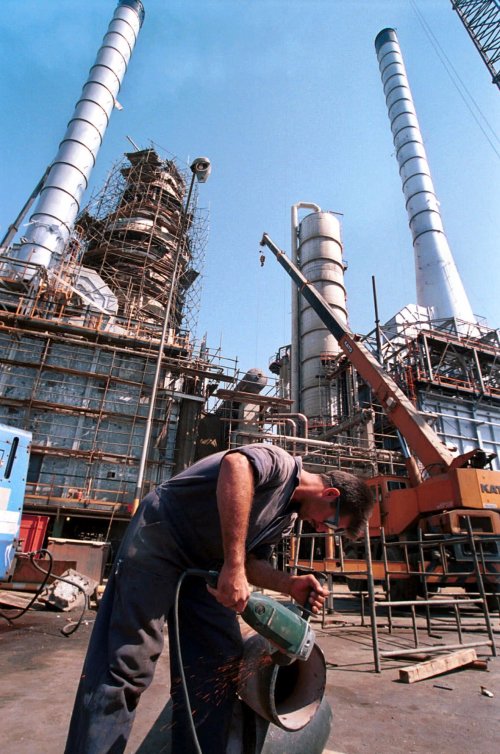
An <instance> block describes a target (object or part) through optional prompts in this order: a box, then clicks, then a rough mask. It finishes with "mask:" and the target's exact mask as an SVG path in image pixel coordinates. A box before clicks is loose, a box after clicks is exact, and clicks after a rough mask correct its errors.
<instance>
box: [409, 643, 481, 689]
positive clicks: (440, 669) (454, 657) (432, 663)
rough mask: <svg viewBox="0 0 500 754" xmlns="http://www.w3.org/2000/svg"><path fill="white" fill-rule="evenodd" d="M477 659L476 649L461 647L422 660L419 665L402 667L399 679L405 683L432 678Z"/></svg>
mask: <svg viewBox="0 0 500 754" xmlns="http://www.w3.org/2000/svg"><path fill="white" fill-rule="evenodd" d="M476 661H477V655H476V650H475V649H461V650H460V651H458V652H453V653H452V654H449V655H443V656H442V657H436V658H434V659H433V660H429V661H428V662H421V663H419V664H418V665H410V666H409V667H407V668H401V669H400V671H399V680H400V681H402V682H403V683H415V681H423V680H424V679H425V678H432V677H433V676H435V675H440V674H441V673H447V672H448V671H450V670H454V669H455V668H460V667H463V666H464V665H470V664H471V663H472V662H476Z"/></svg>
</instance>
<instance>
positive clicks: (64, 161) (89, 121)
mask: <svg viewBox="0 0 500 754" xmlns="http://www.w3.org/2000/svg"><path fill="white" fill-rule="evenodd" d="M143 20H144V6H143V4H142V2H141V0H120V2H119V3H118V6H117V8H116V10H115V13H114V16H113V19H112V21H111V23H110V24H109V27H108V30H107V33H106V35H105V37H104V39H103V43H102V46H101V48H100V50H99V52H98V54H97V58H96V61H95V63H94V65H93V66H92V68H91V69H90V73H89V77H88V79H87V81H86V83H85V85H84V87H83V90H82V94H81V97H80V99H79V100H78V102H77V104H76V107H75V110H74V113H73V115H72V117H71V120H70V121H69V124H68V128H67V130H66V133H65V135H64V138H63V140H62V142H61V143H60V145H59V151H58V152H57V155H56V157H55V158H54V161H53V162H52V164H51V166H50V170H49V173H48V175H47V178H46V180H45V182H44V185H43V188H42V189H41V192H40V196H39V199H38V202H37V204H36V207H35V210H34V212H33V214H32V215H31V218H30V222H29V224H28V228H27V231H26V233H25V238H24V240H23V243H22V244H21V246H20V247H19V249H18V250H17V251H16V253H15V257H16V258H17V259H19V260H20V261H21V262H26V263H30V264H35V265H42V266H43V267H46V268H49V267H52V266H53V265H54V257H55V258H56V259H57V257H60V256H61V255H62V254H63V253H64V250H65V247H66V244H67V242H68V240H69V238H70V234H71V231H72V229H73V226H74V222H75V219H76V217H77V215H78V212H79V210H80V202H81V198H82V196H83V193H84V192H85V190H86V188H87V186H88V178H89V175H90V173H91V171H92V168H93V167H94V164H95V160H96V156H97V153H98V151H99V148H100V146H101V144H102V140H103V136H104V132H105V131H106V128H107V125H108V122H109V118H110V115H111V111H112V110H113V107H114V106H115V103H116V98H117V95H118V92H119V90H120V86H121V82H122V80H123V77H124V75H125V71H126V70H127V65H128V62H129V60H130V57H131V55H132V51H133V49H134V46H135V43H136V40H137V36H138V33H139V30H140V28H141V26H142V22H143ZM15 267H16V269H17V270H19V272H20V274H21V275H22V276H23V278H24V279H27V280H29V279H30V278H32V277H33V275H34V274H35V270H34V268H33V267H22V266H21V265H17V264H16V265H15Z"/></svg>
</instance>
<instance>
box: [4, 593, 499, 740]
mask: <svg viewBox="0 0 500 754" xmlns="http://www.w3.org/2000/svg"><path fill="white" fill-rule="evenodd" d="M1 610H2V612H4V613H7V614H9V613H10V614H11V615H14V614H15V613H16V612H17V611H16V610H11V611H9V610H6V609H5V608H1ZM417 614H418V620H417V623H418V637H419V645H420V647H419V652H420V653H422V654H425V647H426V646H427V645H432V644H447V645H448V644H454V643H458V636H457V633H456V624H455V621H454V619H453V615H452V614H451V613H450V612H449V611H447V610H446V609H443V608H440V609H439V610H437V611H435V610H433V613H432V614H433V616H435V617H434V618H433V627H432V634H433V635H432V636H429V635H428V634H427V632H426V630H425V621H424V615H423V612H422V611H420V610H419V611H418V613H417ZM74 618H75V615H74V613H72V614H68V613H56V612H48V611H47V610H36V611H35V610H31V611H29V612H28V613H27V614H26V615H24V616H23V617H22V618H20V619H19V620H17V621H15V622H14V623H13V625H9V624H8V623H7V622H6V621H5V620H1V621H0V671H1V679H2V684H1V689H0V725H1V744H0V746H1V751H2V752H3V754H34V752H36V754H59V753H62V751H63V749H64V742H65V736H66V731H67V725H68V720H69V716H70V712H71V708H72V705H73V699H74V694H75V690H76V686H77V682H78V678H79V674H80V671H81V666H82V662H83V657H84V654H85V649H86V646H87V642H88V639H89V636H90V632H91V630H92V625H93V620H94V618H95V612H94V611H92V610H90V611H87V613H86V618H85V621H84V623H83V624H82V626H81V627H80V629H79V630H78V631H77V632H76V633H75V634H73V635H72V636H70V637H68V638H66V637H64V636H63V635H62V633H61V630H60V629H61V627H62V626H64V625H65V624H66V622H67V621H68V620H73V619H74ZM377 623H378V625H379V630H378V637H379V647H380V649H381V651H387V650H395V649H398V650H401V649H404V648H409V647H413V646H414V644H413V641H414V632H413V629H412V624H411V620H410V619H409V616H408V614H407V613H401V614H399V615H395V617H394V626H393V631H392V634H389V632H388V628H387V626H388V621H387V617H386V616H382V617H380V618H379V619H378V621H377ZM492 623H493V629H494V633H495V643H496V646H497V651H498V653H499V654H500V620H499V616H498V614H496V615H492ZM314 629H315V631H316V634H317V641H318V643H319V645H320V647H321V648H322V650H323V652H324V655H325V658H326V662H327V686H326V694H325V697H326V699H327V701H328V703H329V704H330V706H331V709H332V711H333V723H332V727H331V731H330V735H329V738H328V742H327V746H326V749H325V752H341V753H342V754H364V753H366V754H401V752H405V754H429V752H433V753H435V754H469V753H470V752H474V754H498V752H499V751H500V725H499V720H500V659H499V658H493V657H492V652H491V649H490V647H488V646H479V647H477V648H476V651H477V654H478V657H480V658H483V659H486V660H487V661H488V666H487V667H488V669H487V670H477V669H471V668H462V669H459V670H455V671H453V672H448V673H446V674H443V675H440V676H435V677H432V678H428V679H426V680H423V681H420V682H418V683H412V684H406V683H402V682H400V680H399V669H400V668H401V667H405V666H408V665H412V664H414V663H415V662H416V660H415V659H409V658H408V657H406V658H405V659H402V660H400V659H398V660H395V659H390V660H389V659H385V660H383V661H382V671H381V672H380V673H376V672H375V670H374V663H373V648H372V646H373V645H372V634H371V629H370V626H369V622H368V621H366V625H362V621H361V618H360V615H359V602H358V601H357V599H356V598H354V597H352V596H351V595H349V594H348V593H347V590H345V588H341V589H340V590H339V593H338V594H337V595H336V597H335V600H334V611H333V612H332V613H331V614H329V615H327V616H326V618H325V623H324V626H322V624H321V623H320V622H319V621H315V623H314ZM487 638H488V637H487V634H486V633H485V631H484V619H483V618H482V614H481V613H480V612H479V611H478V610H472V611H469V612H467V617H465V618H464V620H463V636H462V639H463V642H464V643H465V644H469V643H475V642H484V641H485V640H487ZM168 661H169V656H168V648H167V649H166V650H165V652H164V653H163V655H162V657H161V658H160V660H159V663H158V669H157V673H156V676H155V679H154V682H153V684H152V686H151V687H150V688H149V689H148V690H147V691H146V693H145V695H144V697H143V699H142V701H141V704H140V705H139V710H138V714H137V719H136V723H135V725H134V729H133V733H132V737H131V739H130V742H129V745H128V747H127V754H160V752H163V751H165V752H167V749H166V748H164V747H163V745H159V744H158V740H160V741H161V740H162V739H161V736H162V729H161V725H160V724H159V723H157V725H156V727H155V722H156V721H157V719H158V718H159V716H160V715H161V713H162V712H163V711H164V708H165V705H166V704H167V702H168V696H169V694H168V687H169V680H168ZM485 690H486V691H488V692H490V693H491V694H492V695H491V696H490V695H485ZM152 729H153V730H155V731H156V738H155V741H156V743H155V744H154V745H149V744H148V741H150V740H151V731H152ZM158 736H160V738H158ZM179 754H181V753H179ZM283 754H285V752H283ZM303 754H310V752H307V751H304V752H303Z"/></svg>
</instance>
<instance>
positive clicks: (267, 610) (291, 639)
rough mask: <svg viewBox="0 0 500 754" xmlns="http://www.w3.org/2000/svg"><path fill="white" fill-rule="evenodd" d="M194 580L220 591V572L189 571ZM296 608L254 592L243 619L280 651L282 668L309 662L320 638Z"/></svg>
mask: <svg viewBox="0 0 500 754" xmlns="http://www.w3.org/2000/svg"><path fill="white" fill-rule="evenodd" d="M187 573H189V574H190V575H192V576H201V577H202V578H204V579H205V581H206V582H207V584H208V585H209V586H211V587H212V588H213V589H217V581H218V578H219V574H218V572H217V571H202V570H198V569H194V568H193V569H189V571H188V572H187ZM299 612H300V608H297V606H296V605H286V604H283V603H281V602H277V601H276V600H273V599H272V598H271V597H268V596H267V595H266V594H262V592H253V593H252V594H251V595H250V598H249V600H248V602H247V605H246V607H245V609H244V610H243V612H242V613H240V615H241V617H242V618H243V620H244V621H245V623H247V624H248V625H249V626H251V628H253V629H254V630H255V631H257V633H258V634H260V635H261V636H264V638H266V639H268V640H269V641H270V642H271V643H272V644H274V645H275V646H276V647H278V649H279V651H278V652H274V653H273V655H272V658H273V660H274V662H276V664H278V665H286V664H289V663H290V662H293V661H294V660H307V659H308V658H309V655H310V654H311V652H312V648H313V646H314V643H315V641H316V634H315V633H314V631H313V630H312V628H311V626H310V625H309V623H308V621H307V620H306V619H305V618H303V617H302V616H301V615H300V614H299Z"/></svg>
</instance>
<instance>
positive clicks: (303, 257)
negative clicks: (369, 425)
mask: <svg viewBox="0 0 500 754" xmlns="http://www.w3.org/2000/svg"><path fill="white" fill-rule="evenodd" d="M298 206H301V205H294V208H296V207H298ZM306 206H307V205H306ZM309 206H311V205H309ZM295 216H296V215H295ZM293 217H294V214H293V212H292V218H293ZM292 236H294V237H293V238H292V247H293V250H294V258H295V259H296V261H297V262H298V265H299V267H300V269H301V271H302V273H303V274H304V275H305V277H306V278H307V279H308V280H309V282H310V283H312V284H313V285H314V286H315V287H316V288H317V289H318V291H319V292H320V293H321V295H322V296H324V298H325V299H326V300H327V301H328V303H329V304H330V306H331V307H332V309H334V311H335V313H336V314H337V316H338V317H339V318H340V319H341V320H342V321H343V322H347V307H346V292H345V286H344V269H345V267H344V262H343V259H342V243H341V239H340V222H339V220H338V218H337V217H336V216H335V215H334V214H332V213H331V212H322V211H321V210H320V209H319V207H318V208H317V211H315V212H312V213H310V214H308V215H306V217H304V219H303V220H302V222H301V223H300V225H299V226H298V228H294V221H293V219H292ZM295 247H296V248H295ZM293 295H294V296H296V297H297V299H296V300H295V302H294V306H293V311H297V317H296V321H295V322H294V323H293V327H292V330H293V335H292V398H293V400H294V409H293V410H294V411H296V412H301V413H303V414H305V415H306V416H307V418H308V419H312V420H313V421H317V422H319V423H320V424H325V423H326V424H328V423H330V422H331V421H332V418H333V416H332V413H333V409H332V400H331V397H330V388H331V382H330V381H329V380H327V379H326V372H325V366H326V367H327V366H328V361H329V360H330V359H332V358H334V357H335V356H336V355H337V354H338V353H339V351H340V349H339V346H338V343H337V341H336V339H335V338H334V337H333V335H332V334H331V333H330V332H329V330H328V329H327V328H326V327H325V325H324V324H323V323H322V322H321V320H320V319H319V317H318V315H317V314H316V313H315V312H314V311H313V309H312V308H311V306H310V305H309V304H308V303H307V301H306V300H305V298H304V297H303V296H301V295H300V292H299V291H298V290H297V289H296V288H295V291H294V292H293Z"/></svg>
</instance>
